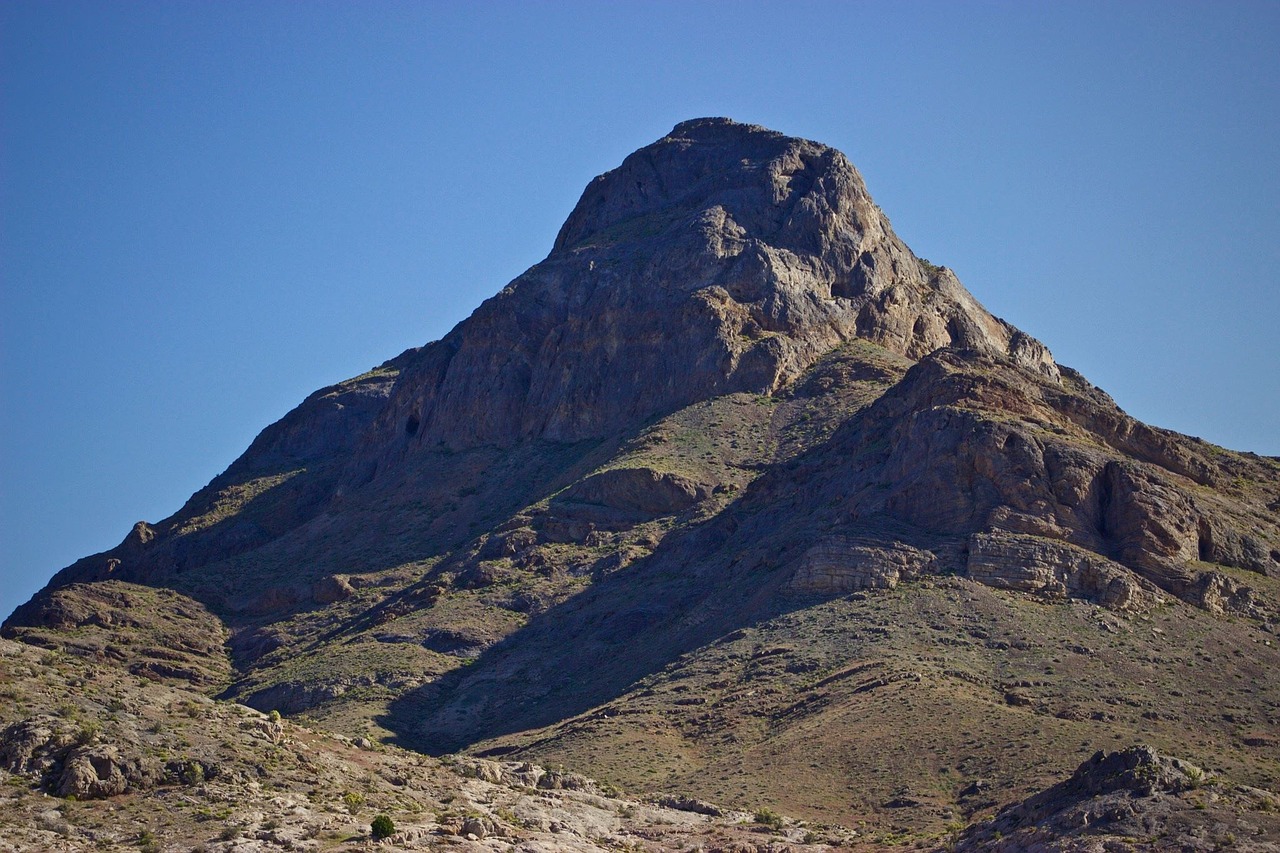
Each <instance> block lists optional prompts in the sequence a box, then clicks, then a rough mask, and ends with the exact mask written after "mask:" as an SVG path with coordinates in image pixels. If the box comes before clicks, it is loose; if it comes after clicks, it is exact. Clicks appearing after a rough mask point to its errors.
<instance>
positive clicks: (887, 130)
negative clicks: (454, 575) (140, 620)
mask: <svg viewBox="0 0 1280 853" xmlns="http://www.w3.org/2000/svg"><path fill="white" fill-rule="evenodd" d="M1278 46H1280V4H1278V3H1275V2H1266V3H1244V2H1237V3H1228V2H1223V3H1216V2H1215V3H1210V2H1197V3H1176V2H1168V0H1161V2H1149V3H1146V2H1129V3H1116V2H1100V3H1087V2H1061V3H1026V2H1016V3H1013V2H1011V3H970V2H966V3H960V2H935V3H930V2H898V1H897V0H895V2H867V3H859V2H843V3H835V2H832V3H800V2H785V3H750V2H733V3H730V2H704V3H697V2H679V3H661V2H635V3H603V2H600V3H557V4H552V3H470V2H468V3H461V2H460V3H444V2H436V3H419V2H413V3H409V2H406V3H387V2H359V3H356V2H343V3H314V2H308V3H295V2H288V3H285V2H261V0H254V2H216V3H215V2H182V3H173V2H166V3H151V2H129V3H102V2H92V3H67V2H39V3H31V2H19V0H6V2H5V3H3V4H0V75H2V76H0V97H2V98H3V100H2V101H0V286H2V299H3V302H2V303H0V309H2V310H0V324H2V325H0V347H2V349H0V381H2V383H3V385H2V388H0V391H2V392H3V404H2V405H0V411H2V412H3V414H2V415H0V429H2V433H0V440H2V442H3V444H2V445H0V446H2V448H3V450H2V451H0V453H2V456H0V466H2V467H0V501H2V503H0V612H2V613H6V614H7V613H8V611H9V610H11V609H12V608H13V607H14V606H15V605H17V604H18V603H20V602H21V601H23V600H25V599H26V598H27V597H28V596H29V595H30V594H31V593H32V592H34V591H35V590H36V589H37V588H38V587H39V586H41V585H42V584H43V583H44V581H45V580H46V579H47V578H48V576H49V575H51V574H52V573H53V572H54V571H56V570H57V569H58V568H60V567H62V566H63V565H66V564H68V563H70V562H71V561H73V560H75V559H76V558H78V557H80V556H83V555H85V554H88V553H92V552H95V551H99V550H102V549H105V548H108V547H110V546H113V545H115V544H116V543H118V542H119V541H120V540H121V539H122V538H123V537H124V535H125V533H127V532H128V530H129V528H130V526H131V525H132V524H133V523H134V522H135V521H137V520H139V519H146V520H149V521H155V520H159V519H160V518H163V517H164V516H166V515H168V514H170V513H171V512H173V511H174V510H175V509H177V508H178V507H179V506H180V505H181V504H182V502H183V501H184V500H185V499H186V498H187V496H188V495H190V494H191V493H192V492H193V491H195V490H196V489H197V488H199V487H200V486H202V485H204V484H205V483H206V482H207V481H208V480H209V479H211V478H212V477H213V476H214V475H215V474H217V473H218V472H219V471H221V470H222V469H223V468H225V467H226V465H227V464H229V463H230V462H231V460H232V459H234V458H235V457H236V456H237V455H238V454H239V453H240V452H241V451H242V450H243V449H244V448H245V447H246V446H247V445H248V444H249V442H250V441H251V440H252V438H253V436H254V435H255V434H256V433H257V432H258V431H259V430H260V429H262V428H263V427H264V426H266V425H267V424H268V423H270V422H271V421H273V420H275V419H277V418H279V417H280V416H282V415H283V414H284V413H285V412H286V411H288V409H290V408H291V407H292V406H293V405H295V404H296V403H297V402H298V401H300V400H301V399H302V398H303V397H304V396H305V395H306V394H307V393H309V392H310V391H312V390H314V389H316V388H318V387H320V386H322V385H326V384H329V383H332V382H334V381H337V380H340V379H342V378H345V377H347V376H351V375H354V374H358V373H360V372H362V371H364V370H365V369H367V368H369V367H371V366H372V365H374V364H376V363H378V362H380V361H382V360H384V359H386V358H388V357H390V356H392V355H394V354H396V353H398V352H400V351H401V350H403V349H405V348H407V347H410V346H415V345H420V344H423V343H425V342H427V341H430V340H433V339H435V338H438V337H440V336H441V335H442V334H443V333H444V332H446V331H447V330H448V329H449V328H450V327H451V326H453V325H454V324H455V323H457V322H458V321H459V320H461V319H463V318H464V317H465V316H466V315H467V314H468V313H470V311H471V310H472V309H474V307H475V306H476V305H478V304H479V303H480V301H481V300H482V299H484V298H485V297H487V296H489V295H491V294H492V293H494V292H496V291H497V290H498V289H499V288H500V287H502V285H504V284H505V283H506V282H507V281H509V280H510V279H511V278H513V277H514V276H516V275H517V274H518V273H520V272H521V271H523V270H524V269H525V268H527V267H528V266H530V265H531V264H533V263H535V262H537V261H538V260H540V259H541V258H542V257H544V256H545V255H546V253H547V251H548V250H549V249H550V246H551V241H552V239H553V237H554V236H555V233H556V230H557V228H558V227H559V225H560V223H561V221H562V220H563V219H564V217H565V216H566V215H567V214H568V212H569V210H570V209H571V208H572V206H573V204H574V202H575V201H576V200H577V197H578V195H579V193H580V192H581V190H582V188H583V186H584V185H585V184H586V182H587V181H588V180H590V179H591V178H592V177H593V176H594V175H596V174H598V173H600V172H602V171H605V170H607V169H609V168H612V167H613V166H615V165H617V163H618V162H620V161H621V159H622V158H623V157H624V156H625V155H626V154H627V153H629V152H630V151H632V150H634V149H635V148H638V147H640V146H642V145H645V144H647V143H649V142H651V141H653V140H654V139H657V138H658V137H660V136H662V135H663V134H664V133H666V131H668V130H669V129H670V128H671V126H672V125H674V124H675V123H676V122H678V121H681V120H683V119H686V118H692V117H696V116H704V115H727V116H731V117H733V118H736V119H738V120H740V121H750V122H755V123H759V124H765V125H768V126H770V127H773V128H775V129H777V130H781V131H784V132H786V133H790V134H793V135H798V136H806V137H810V138H813V139H817V140H820V141H822V142H826V143H828V144H831V145H834V146H836V147H838V148H840V149H842V150H843V151H845V153H847V154H848V155H849V156H850V158H851V159H852V160H853V162H854V163H855V164H856V165H857V166H858V167H859V169H860V170H861V171H862V173H863V175H864V176H865V178H866V180H867V183H868V185H869V187H870V189H871V192H872V194H873V195H874V196H875V198H876V200H877V201H878V202H879V203H880V205H881V207H883V208H884V210H885V211H886V212H887V213H888V214H889V216H890V218H891V219H892V220H893V222H894V225H895V227H896V229H897V231H898V233H899V234H900V235H901V236H902V237H903V238H904V239H905V240H906V241H907V243H908V244H909V245H911V246H912V247H913V248H914V249H915V251H916V252H917V253H918V254H920V255H922V256H925V257H927V258H929V259H931V260H932V261H934V262H935V263H940V264H946V265H948V266H950V267H952V268H953V269H955V270H956V271H957V272H958V274H959V275H960V277H961V279H962V280H963V281H964V282H965V283H966V284H967V285H968V287H969V289H970V290H972V291H973V292H974V294H975V295H977V297H978V298H979V299H980V300H982V301H983V302H984V303H985V304H986V305H987V306H988V307H989V308H990V309H991V310H992V311H993V312H995V313H996V314H998V315H1001V316H1003V317H1005V318H1006V319H1008V320H1010V321H1012V322H1013V323H1015V324H1016V325H1018V326H1020V327H1021V328H1023V329H1025V330H1026V331H1028V332H1029V333H1031V334H1033V335H1036V336H1037V337H1039V338H1041V339H1042V340H1044V341H1045V342H1046V343H1047V344H1048V345H1049V346H1050V348H1052V349H1053V350H1054V352H1055V353H1056V355H1057V357H1058V359H1059V360H1060V361H1061V362H1063V363H1065V364H1069V365H1072V366H1074V367H1076V368H1078V369H1080V370H1082V371H1083V372H1084V373H1085V375H1087V376H1088V377H1089V378H1090V379H1092V380H1093V381H1094V382H1095V383H1096V384H1098V385H1100V386H1101V387H1103V388H1104V389H1106V390H1107V391H1109V392H1110V393H1111V394H1112V395H1113V396H1114V397H1115V398H1116V399H1117V401H1118V402H1119V403H1120V405H1121V406H1122V407H1124V408H1125V409H1126V410H1127V411H1129V412H1130V413H1132V414H1134V415H1136V416H1138V417H1140V418H1142V419H1144V420H1147V421H1149V422H1152V423H1155V424H1157V425H1160V426H1165V427H1169V428H1173V429H1177V430H1179V431H1182V432H1187V433H1191V434H1195V435H1200V436H1203V437H1204V438H1206V439H1209V440H1211V441H1214V442H1216V443H1219V444H1223V445H1226V446H1228V447H1232V448H1236V449H1246V450H1254V451H1257V452H1260V453H1268V454H1280V344H1277V340H1278V338H1277V333H1276V330H1275V326H1276V325H1277V321H1280V239H1277V235H1280V167H1278V165H1277V164H1278V163H1280V158H1278V157H1277V155H1278V154H1280V150H1278V149H1280V49H1278Z"/></svg>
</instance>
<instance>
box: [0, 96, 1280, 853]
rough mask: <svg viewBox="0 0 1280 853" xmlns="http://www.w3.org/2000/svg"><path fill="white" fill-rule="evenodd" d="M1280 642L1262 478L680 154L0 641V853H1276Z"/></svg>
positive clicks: (745, 179)
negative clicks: (896, 852)
mask: <svg viewBox="0 0 1280 853" xmlns="http://www.w3.org/2000/svg"><path fill="white" fill-rule="evenodd" d="M1277 632H1280V460H1277V459H1275V458H1267V457H1262V456H1258V455H1255V454H1251V453H1237V452H1233V451H1230V450H1226V449H1223V448H1220V447H1216V446H1214V445H1212V444H1209V443H1207V442H1204V441H1202V440H1200V439H1196V438H1190V437H1187V436H1182V435H1178V434H1176V433H1173V432H1169V431H1167V430H1162V429H1158V428H1155V427H1151V426H1147V425H1145V424H1142V423H1139V422H1137V421H1135V420H1134V419H1133V418H1130V417H1129V416H1128V415H1126V414H1125V413H1124V412H1123V411H1122V410H1121V409H1120V408H1119V407H1117V405H1116V404H1115V402H1113V401H1112V400H1111V398H1110V397H1108V396H1107V395H1106V394H1105V393H1104V392H1103V391H1101V390H1099V389H1098V388H1095V387H1094V386H1092V385H1091V384H1090V383H1089V382H1088V380H1086V379H1085V378H1084V377H1083V376H1081V375H1080V374H1079V373H1077V372H1076V371H1074V370H1071V369H1070V368H1069V367H1066V366H1063V365H1059V364H1057V363H1056V361H1055V360H1054V358H1053V356H1052V355H1051V353H1050V352H1049V350H1048V349H1047V348H1046V347H1045V346H1044V345H1043V344H1041V343H1040V342H1039V341H1037V340H1036V339H1035V338H1033V337H1031V336H1030V335H1027V334H1026V333H1024V332H1022V331H1020V330H1018V329H1015V328H1014V327H1012V326H1011V325H1010V324H1008V323H1006V322H1005V321H1003V320H1001V319H999V318H998V317H995V316H993V315H992V314H991V313H989V312H988V311H987V310H986V309H985V308H983V307H982V306H981V305H980V304H979V303H978V301H977V300H976V299H974V297H973V296H972V295H971V294H970V293H969V292H968V291H967V290H966V289H965V287H964V286H963V285H962V284H961V283H960V281H959V280H958V279H957V278H956V276H955V275H954V274H953V273H952V272H951V271H950V270H949V269H947V268H946V267H943V266H936V265H934V264H932V263H930V262H929V261H926V260H924V259H922V258H918V257H916V256H915V255H914V254H913V253H912V252H911V250H910V249H909V248H907V246H906V244H905V243H903V242H902V240H901V239H899V238H898V236H897V235H896V234H895V233H894V231H893V229H892V227H891V226H890V224H889V221H888V219H887V218H886V217H885V215H884V214H883V213H882V212H881V210H880V209H879V208H878V207H877V206H876V205H875V203H874V202H873V201H872V200H871V197H870V196H869V195H868V193H867V190H866V187H865V185H864V183H863V180H862V178H861V176H860V175H859V174H858V172H857V170H856V169H855V168H854V167H853V166H852V165H851V164H850V163H849V161H848V160H847V159H846V158H845V157H844V155H842V154H841V153H840V152H838V151H836V150H834V149H832V148H829V147H827V146H824V145H821V144H818V143H816V142H811V141H808V140H803V139H795V138H792V137H788V136H785V135H783V134H780V133H777V132H774V131H771V130H767V129H765V128H761V127H757V126H753V125H746V124H739V123H736V122H733V121H730V120H728V119H720V118H712V119H697V120H694V121H688V122H683V123H681V124H679V125H677V126H676V127H675V128H674V129H673V130H672V131H671V132H670V133H669V134H668V135H666V136H664V137H663V138H662V139H660V140H658V141H657V142H655V143H653V144H651V145H648V146H646V147H644V148H642V149H640V150H639V151H636V152H635V153H634V154H632V155H631V156H629V157H627V158H626V160H624V161H623V163H622V164H621V165H620V166H618V168H616V169H614V170H613V171H611V172H608V173H606V174H604V175H601V176H600V177H598V178H596V179H595V180H593V181H592V182H591V183H590V184H589V185H588V186H587V188H586V190H585V191H584V192H583V194H582V198H581V200H580V201H579V202H578V204H577V206H576V207H575V208H574V210H573V212H572V213H571V214H570V216H569V218H568V220H567V221H566V222H565V224H564V226H563V227H562V228H561V230H560V233H559V235H558V236H557V237H556V240H555V244H554V245H553V247H552V248H551V252H550V254H549V255H548V256H547V258H546V259H545V260H544V261H542V262H541V263H538V264H536V265H535V266H533V267H531V268H530V269H529V270H527V271H526V272H524V273H523V274H521V275H520V276H519V277H517V278H516V279H515V280H514V281H512V282H511V283H510V284H508V285H507V286H506V287H505V288H503V289H502V290H501V291H500V292H499V293H498V294H497V295H496V296H494V297H493V298H491V299H489V300H488V301H486V302H485V303H484V304H482V305H481V306H480V307H479V308H478V309H477V310H476V311H475V313H474V314H472V315H471V317H469V318H468V319H466V320H465V321H463V322H462V323H460V324H458V326H457V327H455V328H454V329H453V330H452V331H451V332H450V333H449V334H448V335H446V336H445V337H444V338H443V339H441V340H439V341H436V342H434V343H430V344H427V345H426V346H423V347H421V348H419V349H413V350H409V351H407V352H404V353H401V354H400V355H398V356H396V357H395V358H392V359H391V360H389V361H387V362H385V363H384V364H382V365H379V366H378V367H376V368H374V369H373V370H371V371H369V372H367V373H364V374H362V375H360V376H357V377H355V378H353V379H350V380H347V381H346V382H342V383H339V384H337V385H335V386H332V387H329V388H324V389H321V390H319V391H317V392H315V393H314V394H312V395H311V396H310V397H308V398H307V399H306V400H304V401H303V402H302V403H301V404H300V405H299V406H298V407H297V408H296V409H294V410H293V411H292V412H290V413H289V414H288V415H286V416H285V417H284V418H282V419H281V420H280V421H278V422H277V423H275V424H272V425H271V426H269V427H267V428H266V429H265V430H264V431H263V432H262V433H261V434H260V435H259V436H258V437H257V439H256V440H255V441H254V442H253V444H252V445H251V446H250V447H249V449H248V450H246V451H245V453H244V454H243V455H242V456H241V457H240V458H239V459H237V460H236V461H235V462H234V463H233V464H232V465H231V466H230V467H229V468H228V469H227V470H226V471H225V472H223V473H222V474H220V475H219V476H218V477H216V478H215V479H214V480H213V481H212V482H211V483H210V484H209V485H208V486H206V487H205V488H203V489H201V490H200V491H199V492H197V493H196V494H195V495H193V496H192V497H191V499H190V500H189V501H188V502H187V503H186V504H185V505H184V506H183V507H182V508H181V509H180V510H179V511H178V512H177V513H175V514H174V515H172V516H170V517H169V518H167V519H164V520H162V521H158V522H138V524H137V525H136V526H135V527H134V529H133V530H132V531H131V532H130V533H129V534H128V535H127V536H126V537H125V539H124V541H123V542H122V543H121V544H120V545H119V546H117V547H116V548H113V549H112V550H110V551H107V552H105V553H102V554H95V555H93V556H90V557H86V558H84V559H82V560H80V561H78V562H76V563H74V564H73V565H71V566H68V567H67V568H65V569H63V570H62V571H61V572H59V573H58V574H57V575H56V576H55V577H54V578H53V580H52V581H51V582H50V583H49V585H48V586H47V587H46V588H45V589H44V590H42V591H41V592H40V593H38V594H37V595H36V596H35V597H34V598H33V599H32V600H31V601H30V602H28V603H27V604H25V605H23V606H22V607H20V608H18V610H17V611H15V612H14V613H13V614H12V615H11V616H10V617H9V618H8V620H7V621H6V622H5V623H4V627H3V635H4V637H5V638H6V639H5V640H4V641H3V645H0V673H3V683H4V688H5V693H4V694H3V697H0V698H2V700H3V701H2V702H0V727H3V729H4V731H3V736H2V737H0V776H3V777H4V780H5V781H6V782H7V783H9V784H7V785H5V786H3V789H4V793H3V794H0V796H2V797H4V798H5V804H4V806H3V808H0V824H3V825H4V826H5V832H4V833H3V834H0V850H4V849H70V850H81V849H83V850H88V849H113V848H116V847H119V848H121V849H124V848H128V849H137V848H138V847H139V846H141V847H143V848H148V847H150V848H151V849H175V850H177V849H203V850H271V849H294V850H330V849H350V848H351V846H352V845H359V844H364V843H366V842H372V841H380V842H381V843H385V844H389V845H391V846H392V847H395V848H396V849H434V848H435V847H436V846H440V845H449V846H457V847H459V848H460V849H474V850H481V849H484V850H489V849H492V850H511V849H515V850H523V851H536V850H596V849H631V850H665V849H690V848H695V849H705V850H726V851H728V850H742V851H749V850H761V851H763V850H787V849H797V850H799V849H824V848H840V849H859V848H861V847H863V846H866V847H867V848H868V849H870V848H871V847H872V846H875V847H876V848H880V847H883V846H885V845H890V846H892V845H901V846H907V847H910V848H912V849H964V850H979V849H1005V850H1025V849H1034V850H1128V849H1144V848H1146V849H1180V850H1214V849H1224V848H1231V849H1242V850H1280V821H1278V820H1277V818H1276V817H1275V815H1276V813H1277V811H1280V799H1278V798H1277V796H1276V794H1275V793H1274V792H1275V791H1277V790H1280V679H1277V677H1276V673H1277V667H1278V665H1280V648H1278V646H1280V638H1278V637H1277ZM1073 774H1074V775H1073ZM57 798H62V799H57ZM71 798H74V800H75V801H74V802H73V801H72V800H71ZM384 815H385V817H386V818H388V821H387V823H379V824H378V826H377V827H375V826H374V823H373V822H372V818H373V817H375V816H379V817H381V816H384ZM388 824H394V829H392V828H391V827H389V826H388Z"/></svg>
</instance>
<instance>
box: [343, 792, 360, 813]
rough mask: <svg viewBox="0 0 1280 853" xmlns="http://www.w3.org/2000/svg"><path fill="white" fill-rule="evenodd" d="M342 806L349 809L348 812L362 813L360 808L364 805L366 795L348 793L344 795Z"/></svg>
mask: <svg viewBox="0 0 1280 853" xmlns="http://www.w3.org/2000/svg"><path fill="white" fill-rule="evenodd" d="M342 804H343V805H344V806H346V807H347V811H348V812H350V813H351V814H355V813H356V812H358V811H360V807H361V806H363V805H364V794H360V793H357V792H355V791H347V792H346V793H345V794H343V795H342Z"/></svg>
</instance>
